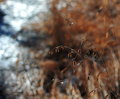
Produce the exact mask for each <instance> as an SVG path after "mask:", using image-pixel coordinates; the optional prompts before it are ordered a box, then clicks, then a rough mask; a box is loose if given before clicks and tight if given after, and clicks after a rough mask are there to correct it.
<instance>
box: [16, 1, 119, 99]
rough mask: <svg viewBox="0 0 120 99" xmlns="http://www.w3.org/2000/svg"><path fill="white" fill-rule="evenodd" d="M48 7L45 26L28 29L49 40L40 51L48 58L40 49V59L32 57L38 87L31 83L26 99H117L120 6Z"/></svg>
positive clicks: (109, 3)
mask: <svg viewBox="0 0 120 99" xmlns="http://www.w3.org/2000/svg"><path fill="white" fill-rule="evenodd" d="M48 4H49V8H50V12H48V13H44V14H45V17H44V18H45V19H44V20H43V22H42V23H39V22H38V23H32V24H30V25H31V27H32V29H33V30H34V31H36V32H37V33H38V34H41V33H43V34H46V35H47V36H46V39H45V41H44V45H45V46H44V47H45V48H49V49H50V52H48V51H47V52H45V51H44V49H42V48H41V49H42V50H43V53H42V54H39V55H38V54H36V57H35V58H36V60H37V64H38V65H39V67H40V70H39V73H38V74H36V75H38V76H37V84H36V83H35V85H34V83H33V82H35V80H36V79H34V78H32V77H31V82H32V83H31V87H32V86H35V87H34V88H32V90H31V91H32V92H30V91H26V90H24V96H25V97H26V99H27V98H28V97H30V98H32V97H33V98H35V99H46V98H47V99H61V98H62V99H119V98H120V50H119V49H120V33H119V32H120V21H119V19H120V14H119V13H120V1H119V0H99V1H98V0H84V1H83V0H51V1H48ZM38 16H39V15H38ZM25 29H27V26H25V27H23V30H25ZM40 43H41V42H40ZM101 60H102V61H101ZM21 75H22V74H19V75H18V77H21Z"/></svg>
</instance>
